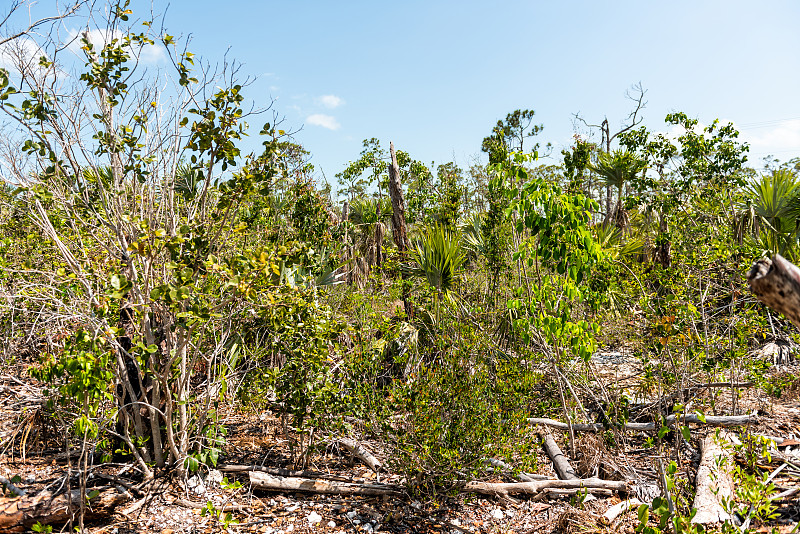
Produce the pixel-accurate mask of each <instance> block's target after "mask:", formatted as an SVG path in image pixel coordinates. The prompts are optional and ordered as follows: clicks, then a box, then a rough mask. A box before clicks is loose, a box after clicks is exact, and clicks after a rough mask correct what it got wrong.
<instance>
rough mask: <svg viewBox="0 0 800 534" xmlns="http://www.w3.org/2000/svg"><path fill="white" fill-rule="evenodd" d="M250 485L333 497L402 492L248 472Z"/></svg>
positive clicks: (385, 486)
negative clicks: (333, 495) (326, 494)
mask: <svg viewBox="0 0 800 534" xmlns="http://www.w3.org/2000/svg"><path fill="white" fill-rule="evenodd" d="M248 475H249V476H250V484H251V485H252V486H253V488H255V489H261V490H270V491H301V492H306V493H328V494H335V495H401V494H402V490H401V488H399V487H397V486H391V485H388V484H353V483H350V482H333V481H328V480H319V479H316V480H315V479H310V478H299V477H278V476H272V475H269V474H267V473H262V472H259V471H250V472H249V473H248Z"/></svg>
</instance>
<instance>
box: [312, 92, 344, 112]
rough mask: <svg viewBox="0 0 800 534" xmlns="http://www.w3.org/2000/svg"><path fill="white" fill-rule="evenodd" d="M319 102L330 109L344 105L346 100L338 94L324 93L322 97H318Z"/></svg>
mask: <svg viewBox="0 0 800 534" xmlns="http://www.w3.org/2000/svg"><path fill="white" fill-rule="evenodd" d="M317 103H319V104H320V105H322V106H324V107H326V108H328V109H336V108H338V107H339V106H343V105H344V100H342V99H341V98H339V97H338V96H336V95H322V96H321V97H319V98H317Z"/></svg>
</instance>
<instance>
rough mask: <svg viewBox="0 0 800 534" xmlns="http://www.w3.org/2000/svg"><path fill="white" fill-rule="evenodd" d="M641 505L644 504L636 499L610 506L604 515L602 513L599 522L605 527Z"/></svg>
mask: <svg viewBox="0 0 800 534" xmlns="http://www.w3.org/2000/svg"><path fill="white" fill-rule="evenodd" d="M642 504H644V503H643V502H642V501H640V500H639V499H636V498H634V499H628V500H625V501H622V502H619V503H617V504H615V505H614V506H610V507H609V508H608V510H606V513H604V514H603V515H602V517H600V522H601V523H603V524H605V525H610V524H611V523H613V522H614V521H615V520H616V519H617V518H618V517H619V516H621V515H622V514H624V513H626V512H628V511H630V510H633V509H635V508H638V507H640V506H641V505H642Z"/></svg>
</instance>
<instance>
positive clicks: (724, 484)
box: [692, 433, 733, 525]
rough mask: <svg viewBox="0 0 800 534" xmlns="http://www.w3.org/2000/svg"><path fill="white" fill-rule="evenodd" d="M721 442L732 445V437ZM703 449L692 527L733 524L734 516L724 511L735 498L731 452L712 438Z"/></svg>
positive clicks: (701, 446)
mask: <svg viewBox="0 0 800 534" xmlns="http://www.w3.org/2000/svg"><path fill="white" fill-rule="evenodd" d="M719 441H723V442H726V441H729V439H728V436H727V435H726V434H724V433H722V434H720V438H719ZM700 449H701V451H702V454H703V456H702V458H701V459H700V467H698V468H697V482H696V484H695V487H696V493H695V497H694V505H693V507H694V508H696V509H697V514H695V516H694V517H693V518H692V523H701V524H703V525H708V524H712V523H723V522H725V521H729V520H730V519H731V515H730V514H729V513H728V512H726V511H725V509H724V508H723V506H722V500H723V499H730V497H731V495H733V478H732V477H731V472H730V469H731V461H732V459H731V458H732V457H731V451H730V448H726V447H724V446H723V445H721V444H720V443H719V442H718V440H717V437H716V436H715V435H714V434H711V435H709V436H706V437H705V438H704V439H703V440H702V441H701V442H700Z"/></svg>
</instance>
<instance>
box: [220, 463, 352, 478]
mask: <svg viewBox="0 0 800 534" xmlns="http://www.w3.org/2000/svg"><path fill="white" fill-rule="evenodd" d="M217 471H222V472H223V473H246V472H248V471H259V472H261V473H267V474H269V475H273V476H278V477H300V478H324V479H326V480H335V481H338V482H353V479H352V478H348V477H342V476H338V475H333V474H329V473H320V472H318V471H305V470H303V471H296V470H293V469H281V468H279V467H264V466H261V465H239V464H220V465H218V466H217Z"/></svg>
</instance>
